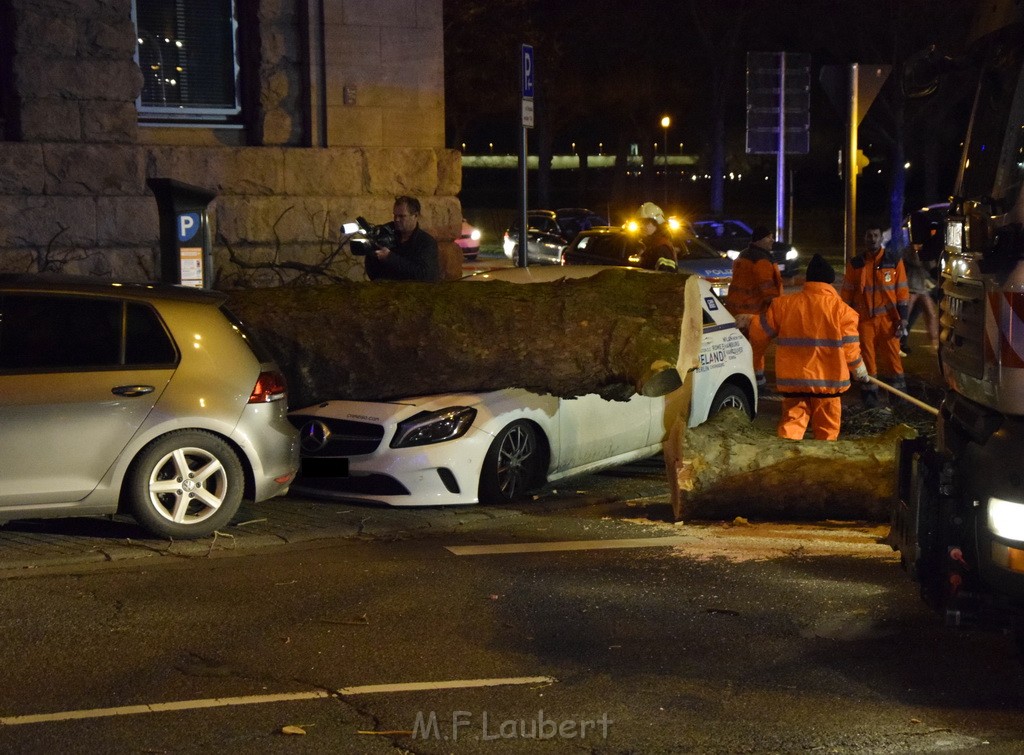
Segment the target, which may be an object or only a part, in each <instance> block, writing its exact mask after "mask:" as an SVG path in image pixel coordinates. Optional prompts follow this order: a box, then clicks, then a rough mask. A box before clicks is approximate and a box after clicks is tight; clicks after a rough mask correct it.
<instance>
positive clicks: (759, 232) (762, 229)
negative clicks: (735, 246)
mask: <svg viewBox="0 0 1024 755" xmlns="http://www.w3.org/2000/svg"><path fill="white" fill-rule="evenodd" d="M765 236H771V237H773V238H774V237H775V234H774V233H772V232H771V231H770V230H768V226H766V225H755V226H754V232H753V233H751V234H750V243H751V244H753V243H754V242H755V241H760V240H761V239H763V238H764V237H765Z"/></svg>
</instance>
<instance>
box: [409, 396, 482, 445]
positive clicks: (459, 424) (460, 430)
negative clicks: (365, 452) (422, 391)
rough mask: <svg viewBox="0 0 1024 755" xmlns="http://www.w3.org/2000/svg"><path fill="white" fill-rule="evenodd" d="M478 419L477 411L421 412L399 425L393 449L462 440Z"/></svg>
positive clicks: (458, 408)
mask: <svg viewBox="0 0 1024 755" xmlns="http://www.w3.org/2000/svg"><path fill="white" fill-rule="evenodd" d="M474 419H476V409H473V408H471V407H468V406H451V407H449V408H447V409H441V410H439V411H436V412H420V413H419V414H417V415H415V416H413V417H410V418H409V419H407V420H405V421H404V422H400V423H399V424H398V429H397V430H396V431H395V437H394V440H392V441H391V447H392V448H409V447H410V446H427V445H430V444H431V443H443V442H444V441H446V440H455V439H456V438H461V437H462V436H463V435H465V434H466V432H467V431H468V430H469V428H470V427H472V426H473V420H474Z"/></svg>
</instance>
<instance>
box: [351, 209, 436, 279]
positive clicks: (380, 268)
mask: <svg viewBox="0 0 1024 755" xmlns="http://www.w3.org/2000/svg"><path fill="white" fill-rule="evenodd" d="M419 216H420V202H419V200H418V199H416V198H415V197H406V196H401V197H396V198H395V208H394V223H393V226H394V229H395V242H394V244H393V245H390V244H389V245H388V246H387V247H385V246H380V245H379V244H378V246H377V248H376V249H375V250H374V251H372V252H370V253H369V254H367V255H366V263H365V264H366V275H367V276H368V277H369V278H370V280H414V281H430V282H433V281H439V280H441V271H440V264H439V262H438V251H437V242H436V241H435V240H434V237H433V236H431V235H430V234H429V233H427V232H426V231H424V230H423V229H422V228H420V224H419ZM389 247H390V248H389Z"/></svg>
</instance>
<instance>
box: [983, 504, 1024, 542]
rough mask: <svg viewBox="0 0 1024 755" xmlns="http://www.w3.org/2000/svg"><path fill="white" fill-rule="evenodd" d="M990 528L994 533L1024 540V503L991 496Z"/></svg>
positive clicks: (1009, 538)
mask: <svg viewBox="0 0 1024 755" xmlns="http://www.w3.org/2000/svg"><path fill="white" fill-rule="evenodd" d="M988 528H989V531H990V532H991V533H992V534H993V535H998V536H999V537H1004V538H1006V539H1007V540H1020V541H1024V504H1021V503H1014V502H1013V501H1004V500H1003V499H1002V498H989V499H988Z"/></svg>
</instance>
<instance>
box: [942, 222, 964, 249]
mask: <svg viewBox="0 0 1024 755" xmlns="http://www.w3.org/2000/svg"><path fill="white" fill-rule="evenodd" d="M946 248H947V249H951V250H953V251H954V252H955V253H956V254H963V251H964V221H962V220H949V221H947V222H946Z"/></svg>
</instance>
